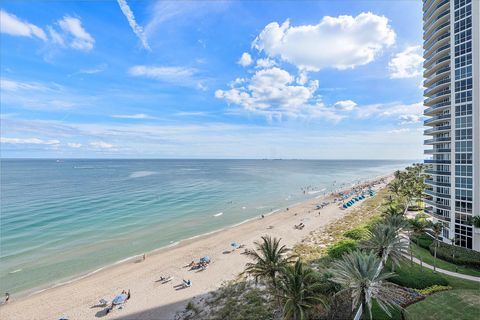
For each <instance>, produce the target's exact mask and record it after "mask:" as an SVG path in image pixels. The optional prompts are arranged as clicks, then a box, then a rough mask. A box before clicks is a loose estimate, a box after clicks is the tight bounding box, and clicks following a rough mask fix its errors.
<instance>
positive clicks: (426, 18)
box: [423, 0, 450, 22]
mask: <svg viewBox="0 0 480 320" xmlns="http://www.w3.org/2000/svg"><path fill="white" fill-rule="evenodd" d="M449 1H450V0H443V1H442V2H440V3H439V4H438V5H437V6H436V7H435V9H433V10H432V12H430V13H429V14H428V15H427V16H423V21H426V22H428V19H430V17H431V16H433V14H434V13H435V11H436V10H437V9H438V8H440V7H441V6H443V5H444V4H446V3H448V2H449ZM429 9H430V7H429V8H428V9H427V11H424V12H425V13H426V12H428V10H429Z"/></svg>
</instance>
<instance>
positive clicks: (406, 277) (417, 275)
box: [388, 262, 448, 289]
mask: <svg viewBox="0 0 480 320" xmlns="http://www.w3.org/2000/svg"><path fill="white" fill-rule="evenodd" d="M389 265H390V263H389ZM395 273H396V275H395V276H393V277H391V278H389V279H388V281H390V282H393V283H396V284H398V285H400V286H403V287H407V288H412V289H425V288H428V287H431V286H434V285H441V286H448V280H447V279H446V278H445V277H443V276H442V275H441V274H439V273H434V272H433V271H431V270H429V269H427V268H425V267H423V269H420V266H419V265H417V264H414V265H413V266H411V265H410V263H409V262H404V263H402V264H401V266H400V267H398V268H396V269H395Z"/></svg>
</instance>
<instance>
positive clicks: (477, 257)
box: [429, 242, 480, 269]
mask: <svg viewBox="0 0 480 320" xmlns="http://www.w3.org/2000/svg"><path fill="white" fill-rule="evenodd" d="M429 249H430V253H431V254H432V255H433V253H434V250H435V247H434V244H433V243H432V244H431V245H430V248H429ZM454 253H455V259H454V258H453V255H454ZM437 258H440V259H442V260H445V261H448V262H451V263H454V264H458V265H462V266H470V267H473V268H475V269H480V252H477V251H474V250H470V249H467V248H463V247H459V246H455V247H454V246H452V245H450V244H447V243H444V242H439V243H438V248H437Z"/></svg>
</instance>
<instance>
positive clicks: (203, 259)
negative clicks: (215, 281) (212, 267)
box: [200, 256, 210, 262]
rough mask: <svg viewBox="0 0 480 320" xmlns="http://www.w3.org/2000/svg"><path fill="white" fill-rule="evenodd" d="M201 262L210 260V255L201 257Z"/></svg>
mask: <svg viewBox="0 0 480 320" xmlns="http://www.w3.org/2000/svg"><path fill="white" fill-rule="evenodd" d="M200 262H210V257H209V256H204V257H201V258H200Z"/></svg>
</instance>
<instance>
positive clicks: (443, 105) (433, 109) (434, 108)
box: [423, 99, 450, 116]
mask: <svg viewBox="0 0 480 320" xmlns="http://www.w3.org/2000/svg"><path fill="white" fill-rule="evenodd" d="M449 107H450V99H445V101H442V102H439V103H436V104H434V105H431V106H430V107H429V108H427V109H425V110H424V111H423V114H424V115H425V116H428V115H429V114H432V113H437V112H443V111H444V110H445V109H447V108H449Z"/></svg>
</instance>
